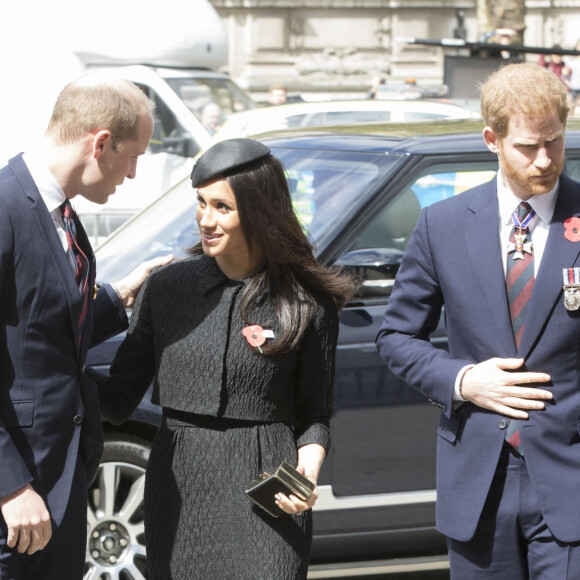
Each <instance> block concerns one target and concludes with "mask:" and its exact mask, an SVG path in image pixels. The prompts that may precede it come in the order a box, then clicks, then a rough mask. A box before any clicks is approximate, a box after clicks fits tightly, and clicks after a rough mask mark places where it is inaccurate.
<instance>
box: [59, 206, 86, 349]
mask: <svg viewBox="0 0 580 580" xmlns="http://www.w3.org/2000/svg"><path fill="white" fill-rule="evenodd" d="M60 211H61V213H62V222H63V225H64V231H65V233H66V239H67V242H68V254H69V255H70V256H71V257H72V259H73V262H74V264H75V279H76V282H77V285H78V287H79V291H80V293H81V297H82V304H81V312H80V315H79V320H78V329H79V333H78V334H79V343H80V338H81V335H82V331H83V326H84V323H85V318H86V315H87V306H88V298H89V291H88V290H89V289H88V282H89V260H88V259H87V257H86V255H85V253H84V252H83V251H82V250H81V248H80V247H79V245H78V241H77V228H76V223H75V220H76V219H78V218H77V215H76V213H75V211H74V210H73V208H72V206H71V204H70V201H69V200H68V199H67V200H66V201H65V202H64V203H62V204H61V206H60Z"/></svg>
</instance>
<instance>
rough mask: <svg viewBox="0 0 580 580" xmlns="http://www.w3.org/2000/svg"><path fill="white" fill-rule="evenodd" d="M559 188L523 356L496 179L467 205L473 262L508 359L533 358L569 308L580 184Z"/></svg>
mask: <svg viewBox="0 0 580 580" xmlns="http://www.w3.org/2000/svg"><path fill="white" fill-rule="evenodd" d="M559 187H560V189H559V193H558V199H557V201H556V206H555V208H554V215H553V216H552V222H551V224H550V230H549V233H548V240H547V242H546V247H545V249H544V254H543V257H542V262H541V264H540V268H539V270H538V274H537V276H536V280H535V282H534V289H533V292H532V297H531V299H530V304H529V309H528V313H529V314H528V320H527V321H526V325H525V328H524V333H523V336H522V341H521V344H520V348H519V350H517V351H516V347H515V341H514V338H513V331H512V328H511V318H510V313H509V303H508V299H507V292H506V287H505V273H504V272H503V267H502V259H501V251H502V250H501V247H500V242H499V229H498V227H499V226H498V219H499V218H498V215H499V208H498V200H497V188H496V180H495V179H493V180H492V181H490V182H489V183H487V184H484V185H483V186H480V188H479V189H478V193H477V195H475V196H472V197H471V199H470V200H469V203H468V205H467V210H468V213H467V215H466V224H465V236H466V239H465V243H466V248H467V251H468V252H469V253H470V258H471V261H472V263H473V264H477V267H476V268H474V276H475V277H476V278H477V280H478V283H479V284H480V285H481V287H482V288H485V299H486V302H487V306H488V311H489V313H490V319H491V320H492V321H493V322H494V324H495V325H496V327H497V329H498V334H497V336H498V342H499V344H500V345H501V346H502V348H503V350H504V355H505V356H508V357H514V356H516V355H517V356H519V357H523V358H526V357H527V356H529V354H530V353H531V351H532V349H533V348H534V346H535V345H536V344H537V342H538V340H539V338H540V335H541V333H542V330H543V329H544V327H545V325H546V324H547V322H548V319H549V317H550V314H551V313H552V312H553V310H554V308H564V306H563V304H562V300H561V297H562V270H563V269H564V268H571V267H572V266H574V265H576V264H577V263H578V259H579V256H580V242H570V241H568V240H567V239H566V238H565V237H564V221H565V220H566V219H568V218H569V217H572V216H580V185H579V184H577V183H576V182H574V181H572V180H571V179H569V178H568V177H566V176H565V175H562V176H561V177H560V185H559ZM474 242H476V243H474ZM481 248H486V253H487V255H488V256H489V258H488V259H487V260H482V259H481ZM494 256H495V259H494V258H493V257H494Z"/></svg>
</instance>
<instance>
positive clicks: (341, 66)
mask: <svg viewBox="0 0 580 580" xmlns="http://www.w3.org/2000/svg"><path fill="white" fill-rule="evenodd" d="M211 2H212V4H213V5H214V7H215V8H216V9H217V11H218V13H219V14H220V16H221V17H222V19H223V22H224V26H225V28H226V31H227V34H228V38H229V44H230V46H229V67H228V71H229V72H230V74H231V75H232V77H234V79H235V80H236V81H237V82H238V83H239V84H240V85H242V86H244V87H245V88H247V89H248V90H249V91H250V92H252V93H253V94H261V93H264V92H265V91H266V90H267V88H268V86H270V85H271V84H272V83H278V82H279V83H282V84H284V85H285V86H286V87H287V88H288V90H289V91H290V92H301V93H330V94H334V93H343V94H348V93H351V94H352V95H353V96H361V94H364V91H366V89H367V88H368V87H369V84H370V80H371V78H372V77H373V76H374V75H375V74H382V75H384V76H386V78H387V79H388V82H393V83H397V82H403V81H404V79H405V78H408V77H412V78H415V79H416V80H417V82H421V83H440V82H442V80H443V54H444V52H443V49H441V48H437V47H431V46H420V45H413V44H408V43H407V42H405V41H403V40H402V39H403V38H405V37H414V38H427V39H441V38H453V36H454V34H455V32H456V31H457V29H458V28H461V27H463V28H464V32H465V35H466V39H467V40H470V41H476V40H477V37H478V31H477V21H476V3H477V0H211ZM458 11H461V12H460V13H459V14H460V19H458ZM525 22H526V30H525V33H524V42H525V43H526V44H527V45H532V46H552V45H553V44H555V43H559V44H561V45H562V46H563V47H565V48H574V46H575V45H576V42H577V40H578V39H579V38H580V0H528V1H527V2H526V20H525ZM445 50H446V51H447V52H448V53H451V54H457V50H456V49H445ZM530 58H534V57H528V59H530Z"/></svg>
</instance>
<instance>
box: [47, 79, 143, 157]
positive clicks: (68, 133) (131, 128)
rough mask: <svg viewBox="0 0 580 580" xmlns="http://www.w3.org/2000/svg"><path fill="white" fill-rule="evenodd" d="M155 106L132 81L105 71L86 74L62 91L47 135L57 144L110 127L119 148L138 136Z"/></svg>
mask: <svg viewBox="0 0 580 580" xmlns="http://www.w3.org/2000/svg"><path fill="white" fill-rule="evenodd" d="M151 108H152V103H151V101H150V100H149V99H148V98H147V96H146V95H145V93H144V92H143V91H141V89H139V88H138V87H137V85H135V84H133V83H132V82H129V81H127V80H125V79H122V78H120V77H113V76H109V75H104V74H91V75H86V76H85V77H82V78H80V79H77V80H76V81H73V82H71V83H69V84H68V85H66V87H65V88H64V89H63V90H62V91H61V93H60V95H59V96H58V99H57V101H56V103H55V105H54V109H53V112H52V117H51V119H50V122H49V125H48V129H47V130H46V135H47V137H50V138H51V139H52V140H53V141H54V142H55V143H56V144H57V145H69V144H71V143H76V142H77V141H79V140H80V139H82V137H84V136H85V135H86V134H87V133H91V132H93V131H99V130H103V129H107V130H109V131H110V132H111V140H112V143H113V148H114V149H116V148H117V146H118V145H119V144H120V143H123V142H125V141H131V140H134V139H136V138H137V135H138V128H139V121H140V119H141V117H142V116H143V114H144V113H145V112H146V111H150V110H151Z"/></svg>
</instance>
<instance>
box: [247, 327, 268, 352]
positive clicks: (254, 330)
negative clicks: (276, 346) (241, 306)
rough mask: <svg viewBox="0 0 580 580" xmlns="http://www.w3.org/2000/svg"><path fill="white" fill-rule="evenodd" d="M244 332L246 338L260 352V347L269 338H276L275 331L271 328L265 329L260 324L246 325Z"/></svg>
mask: <svg viewBox="0 0 580 580" xmlns="http://www.w3.org/2000/svg"><path fill="white" fill-rule="evenodd" d="M242 334H243V335H244V336H245V337H246V340H247V341H248V343H249V344H250V346H253V347H255V348H257V349H258V350H259V351H260V352H262V349H261V348H260V347H261V346H262V345H263V344H264V343H265V342H266V339H267V338H274V333H273V332H272V331H271V330H264V329H263V328H262V327H261V326H260V325H259V324H252V325H251V326H246V327H245V328H244V329H243V330H242Z"/></svg>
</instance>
